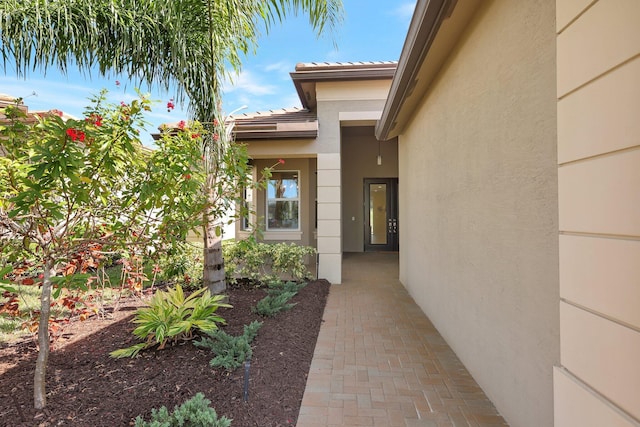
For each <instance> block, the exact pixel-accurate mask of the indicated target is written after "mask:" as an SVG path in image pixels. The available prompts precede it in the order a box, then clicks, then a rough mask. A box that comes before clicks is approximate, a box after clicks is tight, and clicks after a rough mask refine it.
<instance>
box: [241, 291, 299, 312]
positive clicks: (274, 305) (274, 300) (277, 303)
mask: <svg viewBox="0 0 640 427" xmlns="http://www.w3.org/2000/svg"><path fill="white" fill-rule="evenodd" d="M295 294H296V292H280V293H277V294H273V295H267V296H266V297H264V298H262V299H261V300H260V301H258V303H257V304H256V306H255V307H253V308H252V309H251V311H253V312H254V313H256V314H259V315H260V316H265V317H273V316H275V315H276V314H278V313H280V312H282V311H287V310H291V309H292V308H293V306H294V305H295V304H288V303H287V301H289V300H290V299H291V298H293V297H294V295H295Z"/></svg>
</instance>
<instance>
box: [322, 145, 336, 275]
mask: <svg viewBox="0 0 640 427" xmlns="http://www.w3.org/2000/svg"><path fill="white" fill-rule="evenodd" d="M340 174H341V172H340V153H318V254H319V259H320V261H319V265H318V277H320V278H324V279H327V280H328V281H329V282H331V283H333V284H336V283H341V282H342V243H341V242H342V236H341V225H340V224H341V222H340V221H341V211H342V208H341V196H340Z"/></svg>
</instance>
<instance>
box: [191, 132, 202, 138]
mask: <svg viewBox="0 0 640 427" xmlns="http://www.w3.org/2000/svg"><path fill="white" fill-rule="evenodd" d="M198 137H200V134H199V133H192V134H191V138H193V139H196V138H198Z"/></svg>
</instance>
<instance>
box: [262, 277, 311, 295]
mask: <svg viewBox="0 0 640 427" xmlns="http://www.w3.org/2000/svg"><path fill="white" fill-rule="evenodd" d="M305 286H307V283H306V282H300V283H297V282H292V281H290V280H287V281H286V282H285V281H282V280H271V281H269V282H267V287H268V288H269V289H268V290H267V293H268V294H269V295H279V294H281V293H284V292H293V294H294V295H295V294H297V293H298V292H299V291H300V289H302V288H304V287H305Z"/></svg>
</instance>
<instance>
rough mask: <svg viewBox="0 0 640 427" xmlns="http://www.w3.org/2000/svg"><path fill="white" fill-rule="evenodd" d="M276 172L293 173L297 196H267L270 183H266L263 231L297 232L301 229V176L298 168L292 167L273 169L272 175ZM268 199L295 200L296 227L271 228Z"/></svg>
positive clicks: (276, 200)
mask: <svg viewBox="0 0 640 427" xmlns="http://www.w3.org/2000/svg"><path fill="white" fill-rule="evenodd" d="M276 173H293V174H295V175H296V176H297V185H298V188H297V190H298V191H297V197H295V198H291V197H287V198H277V197H276V198H269V185H270V183H267V188H266V189H265V226H266V227H265V231H267V232H276V233H278V232H279V233H285V232H299V231H300V230H302V224H301V220H302V215H301V213H302V196H301V193H302V191H301V190H302V176H301V174H300V170H299V169H292V170H288V169H287V170H279V169H278V170H274V171H273V172H272V176H273V174H276ZM269 181H271V179H269ZM270 201H275V202H278V201H283V202H292V201H295V202H297V203H298V226H297V227H296V228H272V227H270V226H269V202H270Z"/></svg>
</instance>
